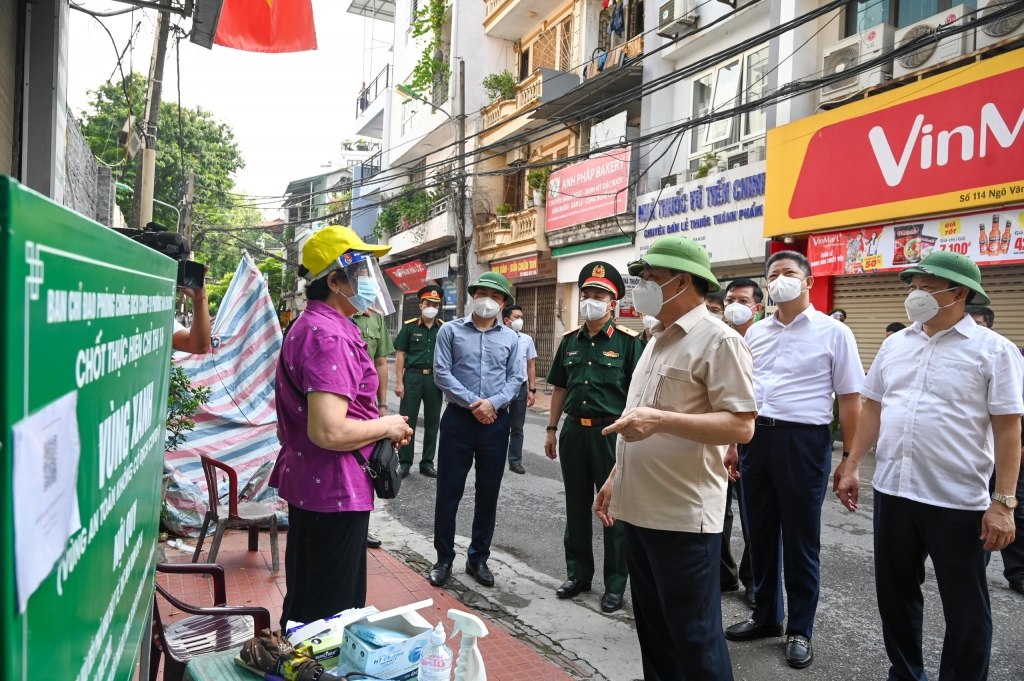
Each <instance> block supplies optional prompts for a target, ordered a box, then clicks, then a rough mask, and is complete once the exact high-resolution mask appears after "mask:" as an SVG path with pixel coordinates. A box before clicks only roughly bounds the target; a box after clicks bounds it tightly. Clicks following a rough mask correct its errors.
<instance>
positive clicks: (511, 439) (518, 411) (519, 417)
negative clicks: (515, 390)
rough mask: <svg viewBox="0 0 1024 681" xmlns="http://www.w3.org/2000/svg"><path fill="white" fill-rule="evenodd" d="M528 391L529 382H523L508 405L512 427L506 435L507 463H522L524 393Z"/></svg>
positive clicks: (524, 415)
mask: <svg viewBox="0 0 1024 681" xmlns="http://www.w3.org/2000/svg"><path fill="white" fill-rule="evenodd" d="M528 391H529V383H523V387H522V388H520V389H519V394H518V395H516V398H515V399H514V400H512V401H511V402H510V403H509V405H508V415H509V417H510V418H511V420H512V421H511V422H512V429H511V431H510V432H509V435H508V462H509V464H514V463H518V464H521V463H523V426H525V425H526V395H527V394H528Z"/></svg>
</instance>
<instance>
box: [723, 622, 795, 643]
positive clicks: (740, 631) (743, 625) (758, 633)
mask: <svg viewBox="0 0 1024 681" xmlns="http://www.w3.org/2000/svg"><path fill="white" fill-rule="evenodd" d="M783 631H784V630H783V628H782V622H776V623H774V624H770V623H767V622H766V623H765V624H758V623H757V622H755V621H754V620H747V621H746V622H740V623H739V624H734V625H732V626H731V627H729V628H728V629H726V630H725V637H726V638H727V639H729V640H730V641H755V640H757V639H759V638H772V637H773V636H782V632H783Z"/></svg>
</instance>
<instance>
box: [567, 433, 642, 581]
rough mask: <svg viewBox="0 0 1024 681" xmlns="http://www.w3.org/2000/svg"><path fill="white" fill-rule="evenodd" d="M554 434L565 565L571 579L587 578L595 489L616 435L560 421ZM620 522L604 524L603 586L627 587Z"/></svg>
mask: <svg viewBox="0 0 1024 681" xmlns="http://www.w3.org/2000/svg"><path fill="white" fill-rule="evenodd" d="M563 423H564V425H563V426H562V434H561V435H560V436H559V437H558V462H559V464H561V466H562V485H563V486H564V487H565V537H564V539H563V543H564V545H565V570H566V573H567V574H568V576H569V579H578V580H580V581H582V582H589V581H591V580H592V579H593V577H594V544H593V542H594V511H593V509H594V493H595V491H599V490H600V489H601V486H602V485H604V483H605V481H606V480H607V479H608V474H609V473H611V472H612V468H614V466H615V435H614V434H612V435H602V434H601V430H602V426H589V427H588V426H581V425H579V424H576V423H573V422H572V421H570V420H569V419H566V420H565V421H563ZM623 532H624V530H623V527H622V521H619V520H617V521H615V524H614V525H612V526H611V527H606V528H604V590H605V592H606V593H613V594H621V593H623V592H624V591H625V590H626V578H627V575H628V568H627V567H626V552H625V547H624V546H623Z"/></svg>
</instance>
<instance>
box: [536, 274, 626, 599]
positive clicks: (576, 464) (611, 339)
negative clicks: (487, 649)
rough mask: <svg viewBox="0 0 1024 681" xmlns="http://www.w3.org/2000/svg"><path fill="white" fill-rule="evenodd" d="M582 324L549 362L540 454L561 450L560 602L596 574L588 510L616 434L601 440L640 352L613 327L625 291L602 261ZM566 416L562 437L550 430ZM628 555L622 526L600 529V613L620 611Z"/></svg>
mask: <svg viewBox="0 0 1024 681" xmlns="http://www.w3.org/2000/svg"><path fill="white" fill-rule="evenodd" d="M579 286H580V295H581V301H580V319H581V320H585V321H584V323H583V324H582V325H581V326H578V327H577V328H575V329H572V330H570V331H567V332H566V333H565V335H564V336H562V342H561V343H560V344H559V346H558V351H557V352H556V353H555V357H554V359H553V360H552V362H551V368H550V370H549V371H548V376H547V381H548V383H550V384H551V385H552V386H554V392H553V394H552V395H551V416H550V417H549V419H548V433H547V440H546V441H545V443H544V452H545V454H547V456H548V458H549V459H555V458H557V453H556V449H557V452H558V453H561V455H562V456H561V459H560V461H561V465H562V481H563V485H564V486H565V539H564V543H565V564H566V571H567V572H568V577H569V579H568V581H567V582H565V584H563V585H562V586H560V587H559V588H558V590H557V591H556V592H555V594H556V595H557V596H558V597H559V598H572V597H574V596H576V595H577V594H579V593H580V592H581V591H590V584H591V580H592V579H593V576H594V550H593V545H592V541H593V535H592V525H591V523H592V520H591V509H592V508H593V505H594V494H595V491H597V490H600V489H601V486H602V485H603V484H604V482H605V480H607V479H608V474H609V473H610V472H611V470H612V467H613V466H614V465H615V437H616V436H615V434H614V433H613V434H611V435H602V434H601V431H602V429H603V428H604V427H605V426H607V425H608V424H610V423H614V422H615V420H616V419H618V418H619V416H621V415H622V412H623V411H624V410H625V408H626V391H627V390H628V388H629V381H630V379H631V378H632V376H633V369H634V368H636V364H637V362H638V361H639V360H640V355H641V353H642V352H643V349H644V342H643V340H642V339H641V337H640V334H638V333H637V332H636V331H633V330H632V329H628V328H626V327H624V326H618V325H616V324H615V321H614V313H615V306H616V304H617V301H618V300H619V299H620V298H622V295H623V293H625V290H624V285H623V283H622V277H621V276H620V275H619V273H618V271H617V270H616V269H615V267H613V266H612V265H610V264H608V263H606V262H599V261H598V262H592V263H590V264H589V265H587V266H586V267H584V268H583V271H582V272H581V273H580V276H579ZM563 411H564V412H565V414H566V418H565V421H564V423H563V425H562V434H561V435H560V436H559V437H558V443H557V448H556V444H555V433H556V431H557V430H558V420H559V418H560V417H561V415H562V412H563ZM626 577H627V574H626V556H625V552H624V548H623V528H622V523H621V522H616V523H615V525H614V526H612V527H608V528H605V530H604V591H605V593H604V597H603V598H602V599H601V609H602V610H603V611H604V612H615V611H616V610H618V609H619V608H621V607H622V594H623V592H624V591H625V590H626Z"/></svg>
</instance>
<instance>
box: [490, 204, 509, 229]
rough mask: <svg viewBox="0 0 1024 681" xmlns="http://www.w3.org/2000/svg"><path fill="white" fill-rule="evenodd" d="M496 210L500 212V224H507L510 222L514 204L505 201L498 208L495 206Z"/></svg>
mask: <svg viewBox="0 0 1024 681" xmlns="http://www.w3.org/2000/svg"><path fill="white" fill-rule="evenodd" d="M494 212H496V213H497V214H498V224H499V225H506V224H508V214H509V213H511V212H512V204H511V203H503V204H501V205H500V206H498V207H497V208H495V209H494Z"/></svg>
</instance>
